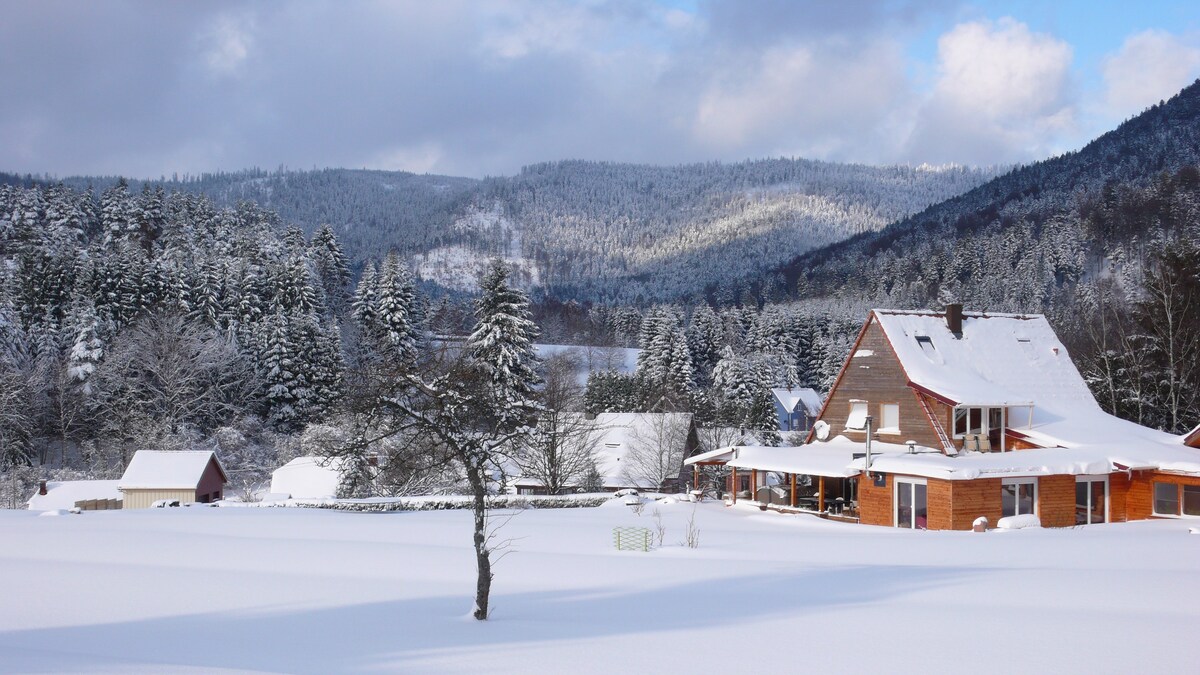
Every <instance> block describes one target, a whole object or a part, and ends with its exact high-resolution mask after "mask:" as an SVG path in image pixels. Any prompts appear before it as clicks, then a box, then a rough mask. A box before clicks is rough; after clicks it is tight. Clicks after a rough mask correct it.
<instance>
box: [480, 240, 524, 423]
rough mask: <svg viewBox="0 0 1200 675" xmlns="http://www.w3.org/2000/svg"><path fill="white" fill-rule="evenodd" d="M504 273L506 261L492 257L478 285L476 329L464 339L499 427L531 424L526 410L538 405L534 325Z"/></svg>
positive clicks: (522, 301) (519, 293) (517, 291)
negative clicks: (486, 388) (483, 380)
mask: <svg viewBox="0 0 1200 675" xmlns="http://www.w3.org/2000/svg"><path fill="white" fill-rule="evenodd" d="M508 277H509V269H508V266H507V265H506V264H505V263H504V262H503V261H501V260H496V261H493V262H492V264H491V267H490V268H489V269H488V271H487V273H486V274H485V275H484V278H483V280H482V282H481V283H480V285H479V287H480V293H481V294H480V296H479V299H478V300H477V301H476V303H475V316H476V324H475V330H474V331H472V332H471V335H470V337H468V338H467V343H466V349H467V353H468V354H469V356H470V359H471V361H472V363H473V365H474V367H476V368H478V369H479V370H480V371H481V372H482V373H483V375H484V377H485V380H486V381H487V382H488V390H487V396H488V397H489V398H490V400H491V403H492V404H493V405H495V406H496V415H497V417H498V419H499V423H498V426H499V427H500V428H503V429H510V428H515V427H516V426H521V425H530V424H532V420H531V418H530V415H531V413H532V412H533V411H536V410H537V404H536V402H535V396H534V391H535V388H536V386H537V384H538V383H539V382H540V381H541V378H539V377H538V374H537V370H536V364H537V362H538V359H537V355H536V353H535V352H534V349H533V340H534V339H535V338H536V337H537V334H538V330H537V326H536V325H535V324H534V323H533V321H532V320H531V319H530V313H529V298H528V297H526V296H525V294H524V293H523V292H522V291H520V290H519V289H516V288H513V287H511V286H509V284H508Z"/></svg>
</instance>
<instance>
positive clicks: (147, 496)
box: [122, 489, 196, 509]
mask: <svg viewBox="0 0 1200 675" xmlns="http://www.w3.org/2000/svg"><path fill="white" fill-rule="evenodd" d="M122 492H123V493H124V495H125V499H124V507H123V508H126V509H148V508H150V507H151V506H154V502H156V501H158V500H160V499H171V500H178V501H179V503H180V504H191V503H193V502H195V501H196V491H195V490H161V489H159V490H135V489H127V490H122Z"/></svg>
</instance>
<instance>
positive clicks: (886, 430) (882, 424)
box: [876, 403, 901, 434]
mask: <svg viewBox="0 0 1200 675" xmlns="http://www.w3.org/2000/svg"><path fill="white" fill-rule="evenodd" d="M888 408H895V409H896V424H895V426H888V424H887V414H886V412H885V411H886V410H887V409H888ZM876 431H877V432H878V433H881V434H899V433H901V432H900V404H899V403H880V404H879V429H877V430H876Z"/></svg>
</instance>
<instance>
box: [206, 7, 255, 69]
mask: <svg viewBox="0 0 1200 675" xmlns="http://www.w3.org/2000/svg"><path fill="white" fill-rule="evenodd" d="M253 32H254V17H252V16H249V15H242V16H235V15H232V14H221V15H219V16H217V17H216V20H215V21H214V22H213V26H212V28H210V29H209V30H208V31H206V32H205V33H204V34H203V35H202V36H201V42H202V44H203V56H204V62H205V65H207V67H208V69H209V71H210V72H211V73H212V74H213V75H217V76H223V75H235V74H237V73H238V72H239V71H240V70H241V69H242V65H243V64H244V63H245V62H246V58H247V57H248V56H249V55H250V48H251V45H252V44H253Z"/></svg>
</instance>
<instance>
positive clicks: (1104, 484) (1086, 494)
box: [1075, 476, 1108, 525]
mask: <svg viewBox="0 0 1200 675" xmlns="http://www.w3.org/2000/svg"><path fill="white" fill-rule="evenodd" d="M1107 522H1108V476H1103V477H1096V476H1078V477H1076V478H1075V524H1076V525H1094V524H1096V523H1107Z"/></svg>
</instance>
